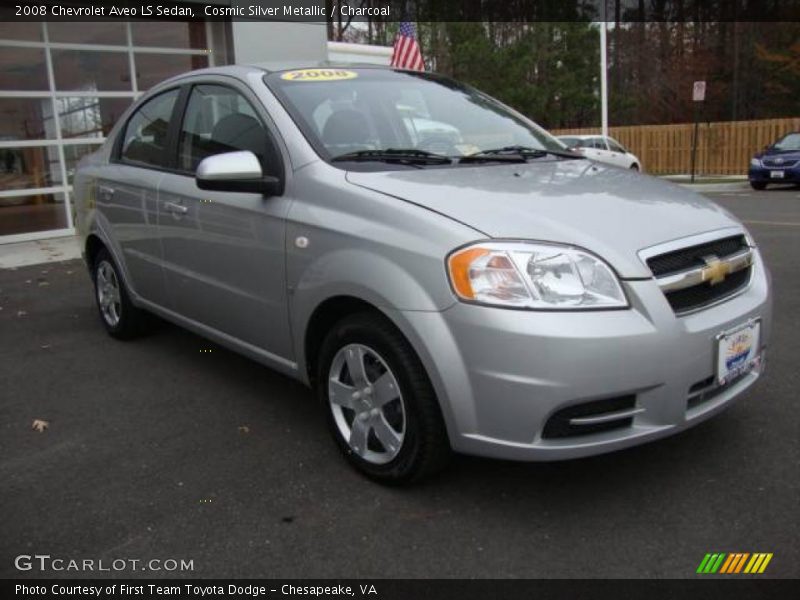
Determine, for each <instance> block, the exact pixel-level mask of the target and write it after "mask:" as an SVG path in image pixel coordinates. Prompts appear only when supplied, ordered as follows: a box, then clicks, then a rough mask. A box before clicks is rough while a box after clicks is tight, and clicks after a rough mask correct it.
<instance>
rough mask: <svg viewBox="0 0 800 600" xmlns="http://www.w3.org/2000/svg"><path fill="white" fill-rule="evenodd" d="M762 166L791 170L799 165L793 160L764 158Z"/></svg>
mask: <svg viewBox="0 0 800 600" xmlns="http://www.w3.org/2000/svg"><path fill="white" fill-rule="evenodd" d="M761 164H762V165H764V166H765V167H775V168H778V169H791V168H792V167H794V166H795V164H797V160H795V159H793V158H763V159H761Z"/></svg>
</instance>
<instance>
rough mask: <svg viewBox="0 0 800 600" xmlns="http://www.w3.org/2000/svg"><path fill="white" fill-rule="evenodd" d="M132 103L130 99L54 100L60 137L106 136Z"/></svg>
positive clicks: (89, 98) (88, 98)
mask: <svg viewBox="0 0 800 600" xmlns="http://www.w3.org/2000/svg"><path fill="white" fill-rule="evenodd" d="M132 101H133V99H132V98H94V97H86V98H80V97H78V98H56V107H57V109H58V117H59V119H60V122H61V137H64V138H76V137H81V138H101V137H105V136H107V135H108V132H109V131H111V128H112V127H113V126H114V123H116V122H117V119H119V118H120V117H121V116H122V113H124V112H125V110H126V109H127V108H128V107H129V106H130V105H131V102H132Z"/></svg>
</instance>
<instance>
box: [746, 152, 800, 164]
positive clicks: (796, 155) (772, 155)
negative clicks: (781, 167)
mask: <svg viewBox="0 0 800 600" xmlns="http://www.w3.org/2000/svg"><path fill="white" fill-rule="evenodd" d="M756 158H769V159H770V160H775V159H776V158H782V159H783V160H784V161H785V162H793V161H795V160H800V150H783V151H781V150H767V151H766V152H759V153H758V154H756Z"/></svg>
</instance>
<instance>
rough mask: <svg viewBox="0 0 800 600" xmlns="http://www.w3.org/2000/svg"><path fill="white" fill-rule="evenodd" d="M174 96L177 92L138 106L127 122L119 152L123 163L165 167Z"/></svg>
mask: <svg viewBox="0 0 800 600" xmlns="http://www.w3.org/2000/svg"><path fill="white" fill-rule="evenodd" d="M178 94H179V90H178V89H174V90H170V91H168V92H164V93H163V94H159V95H158V96H155V97H154V98H151V99H150V100H148V101H147V102H145V103H144V104H143V105H142V106H140V107H139V108H138V109H137V110H136V112H135V113H133V116H131V118H130V119H128V123H127V125H126V126H125V133H124V134H123V137H122V148H121V150H120V158H121V159H122V160H123V161H125V162H131V163H135V164H140V165H147V166H153V167H166V166H167V164H168V162H169V158H168V155H167V141H168V137H169V124H170V121H171V120H172V113H173V110H174V108H175V103H176V101H177V100H178Z"/></svg>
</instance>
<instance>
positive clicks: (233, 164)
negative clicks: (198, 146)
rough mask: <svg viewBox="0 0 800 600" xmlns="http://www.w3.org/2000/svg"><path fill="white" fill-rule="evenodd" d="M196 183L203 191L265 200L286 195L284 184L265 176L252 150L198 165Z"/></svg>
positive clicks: (219, 155)
mask: <svg viewBox="0 0 800 600" xmlns="http://www.w3.org/2000/svg"><path fill="white" fill-rule="evenodd" d="M195 181H196V182H197V187H199V188H200V189H201V190H213V191H216V192H251V193H256V194H264V195H265V196H280V195H281V194H283V181H282V180H281V179H279V178H278V177H273V176H271V175H264V173H263V171H262V170H261V163H259V162H258V158H257V157H256V155H255V154H253V153H252V152H250V151H249V150H242V151H239V152H225V153H223V154H215V155H213V156H209V157H208V158H204V159H203V160H202V161H200V164H199V165H197V172H196V173H195Z"/></svg>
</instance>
